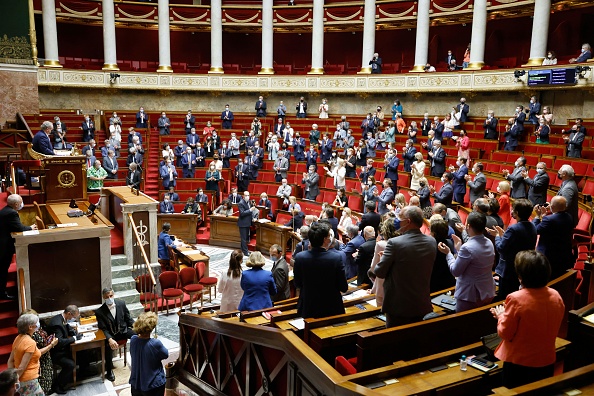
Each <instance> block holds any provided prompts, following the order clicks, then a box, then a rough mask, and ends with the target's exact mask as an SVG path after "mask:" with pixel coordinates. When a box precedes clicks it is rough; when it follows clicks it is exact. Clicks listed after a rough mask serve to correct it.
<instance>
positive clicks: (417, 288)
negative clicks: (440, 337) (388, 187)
mask: <svg viewBox="0 0 594 396" xmlns="http://www.w3.org/2000/svg"><path fill="white" fill-rule="evenodd" d="M398 217H399V220H400V233H401V236H399V237H397V238H392V239H390V240H388V244H387V245H386V249H385V250H384V254H383V255H382V257H381V259H380V261H379V263H377V265H376V267H375V270H374V273H370V274H369V275H370V277H372V279H373V278H374V277H375V276H377V277H378V278H380V279H385V281H384V293H385V297H384V304H383V306H382V312H384V313H385V314H386V327H394V326H399V325H404V324H408V323H413V322H417V321H420V320H422V319H423V317H424V316H425V315H427V314H428V313H430V312H432V311H433V306H432V305H431V297H430V291H429V290H430V282H431V272H432V271H433V263H434V262H435V256H436V254H437V243H436V242H435V239H434V238H433V237H431V236H428V235H424V234H423V233H422V232H421V227H422V226H423V211H422V210H421V208H419V207H416V206H405V207H404V208H403V209H402V210H401V211H400V213H399V215H398Z"/></svg>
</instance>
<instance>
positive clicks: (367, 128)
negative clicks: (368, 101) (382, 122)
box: [361, 113, 375, 136]
mask: <svg viewBox="0 0 594 396" xmlns="http://www.w3.org/2000/svg"><path fill="white" fill-rule="evenodd" d="M374 131H375V125H374V124H373V120H372V119H371V113H367V116H366V117H365V118H364V119H363V121H362V122H361V133H362V135H363V136H367V132H371V133H373V132H374Z"/></svg>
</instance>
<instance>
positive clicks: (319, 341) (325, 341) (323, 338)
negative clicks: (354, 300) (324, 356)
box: [309, 308, 386, 353]
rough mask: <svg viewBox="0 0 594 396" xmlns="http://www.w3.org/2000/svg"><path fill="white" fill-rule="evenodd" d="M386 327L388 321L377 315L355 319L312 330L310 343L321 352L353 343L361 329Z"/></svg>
mask: <svg viewBox="0 0 594 396" xmlns="http://www.w3.org/2000/svg"><path fill="white" fill-rule="evenodd" d="M355 309H358V308H355ZM378 314H379V311H378ZM385 327H386V322H384V321H383V320H381V319H378V318H375V317H372V318H365V319H361V320H354V321H351V322H347V323H346V324H344V325H341V326H336V325H330V326H324V327H319V328H317V329H313V330H312V331H311V333H310V336H309V345H310V346H311V348H312V349H313V350H314V351H316V352H318V353H320V352H321V351H322V350H323V349H326V348H330V347H335V346H339V345H344V344H349V343H353V342H354V337H355V336H356V334H357V333H358V332H360V331H368V330H374V329H383V328H385ZM348 336H353V337H348Z"/></svg>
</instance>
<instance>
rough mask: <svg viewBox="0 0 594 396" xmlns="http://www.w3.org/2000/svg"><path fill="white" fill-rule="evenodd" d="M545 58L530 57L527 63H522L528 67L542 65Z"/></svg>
mask: <svg viewBox="0 0 594 396" xmlns="http://www.w3.org/2000/svg"><path fill="white" fill-rule="evenodd" d="M543 60H544V58H530V59H528V63H526V64H525V65H522V66H523V67H528V66H542V61H543Z"/></svg>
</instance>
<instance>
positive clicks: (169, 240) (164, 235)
mask: <svg viewBox="0 0 594 396" xmlns="http://www.w3.org/2000/svg"><path fill="white" fill-rule="evenodd" d="M169 230H171V224H169V223H163V227H162V231H161V233H160V234H159V243H158V248H157V251H158V255H159V260H169V249H168V247H169V246H171V247H174V246H175V245H174V243H173V241H175V237H174V236H172V235H169Z"/></svg>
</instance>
